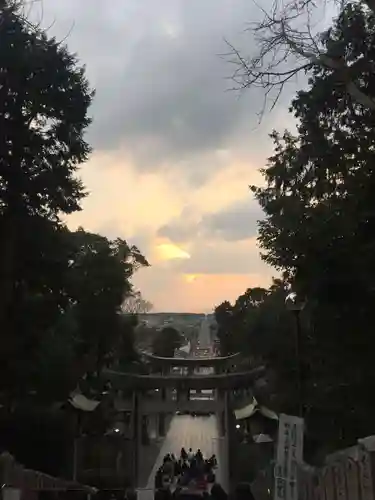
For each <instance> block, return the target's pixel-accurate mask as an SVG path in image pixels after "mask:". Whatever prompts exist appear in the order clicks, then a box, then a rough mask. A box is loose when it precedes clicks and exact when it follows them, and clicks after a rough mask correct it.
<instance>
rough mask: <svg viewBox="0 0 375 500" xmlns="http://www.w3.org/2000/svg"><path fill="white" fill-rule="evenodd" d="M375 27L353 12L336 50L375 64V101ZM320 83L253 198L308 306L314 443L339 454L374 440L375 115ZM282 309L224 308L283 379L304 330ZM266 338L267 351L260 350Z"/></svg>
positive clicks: (323, 76)
mask: <svg viewBox="0 0 375 500" xmlns="http://www.w3.org/2000/svg"><path fill="white" fill-rule="evenodd" d="M374 19H375V18H374V15H373V13H372V12H371V11H369V10H368V9H367V8H365V7H364V6H363V4H361V3H357V4H348V5H346V7H345V9H344V10H343V11H342V13H341V15H340V16H339V17H338V19H337V20H336V21H335V23H334V26H333V27H332V29H331V30H329V32H327V34H326V38H325V41H324V43H325V44H326V45H327V47H330V48H332V47H336V49H335V50H337V51H338V53H342V54H344V53H345V57H346V60H348V61H352V62H353V63H355V62H356V61H360V60H362V59H363V54H365V55H366V61H365V62H364V64H363V65H360V64H359V65H357V64H356V67H357V70H358V71H360V72H361V77H360V79H359V80H358V81H360V84H361V88H362V89H364V90H365V91H366V93H367V94H368V95H372V94H373V89H374V85H373V78H374V76H373V72H372V71H369V66H368V61H369V60H371V61H374V54H375V52H374V49H375V42H374V40H375V38H374V33H375V31H374V26H375V24H374ZM308 75H309V86H308V88H307V89H306V90H303V91H300V92H298V94H297V97H296V98H295V99H294V100H293V102H292V105H291V112H292V113H294V116H295V117H296V119H297V132H296V133H295V134H292V133H291V132H288V131H285V132H284V133H282V134H280V133H278V132H273V134H272V136H271V137H272V138H273V140H274V145H275V150H274V154H273V156H272V157H270V158H269V160H268V164H267V166H266V168H264V169H262V174H263V176H264V180H265V185H263V186H261V187H256V186H252V190H253V192H254V194H255V196H256V198H257V200H258V201H259V203H260V204H261V206H262V208H263V211H264V216H265V217H264V220H262V221H261V222H260V223H259V243H260V246H261V249H262V256H263V259H264V260H265V261H266V262H268V263H269V264H271V265H272V266H274V267H275V268H276V269H278V270H280V271H283V272H284V273H285V278H286V281H287V282H288V284H289V285H291V286H293V288H294V289H295V291H297V293H299V294H300V295H301V296H303V297H304V298H306V299H307V304H308V305H307V307H306V309H305V311H304V312H303V315H302V316H303V321H304V327H303V353H302V354H301V356H302V358H303V359H302V362H303V376H304V391H305V394H304V398H305V411H306V419H307V425H308V429H309V433H310V435H313V436H314V438H316V439H318V440H319V441H320V443H329V444H331V445H332V446H333V447H335V446H345V445H347V444H351V443H353V441H354V440H355V439H356V438H359V437H361V436H363V435H368V434H372V433H373V432H374V425H373V422H372V418H371V408H372V406H373V403H374V401H373V392H374V391H373V388H374V384H375V371H374V363H373V359H372V352H373V350H374V347H375V345H374V340H373V339H374V336H373V334H372V319H373V318H372V309H373V303H374V299H375V296H374V285H373V283H374V279H375V273H374V271H375V268H374V259H373V255H374V245H375V231H374V222H375V213H374V209H373V201H372V199H373V193H374V192H375V191H374V186H375V184H374V182H375V176H374V169H373V164H374V150H375V149H374V141H375V132H374V130H375V128H374V123H375V114H374V113H375V111H374V110H373V109H372V108H371V107H367V106H363V105H362V104H361V103H360V102H359V101H358V100H357V99H356V98H355V97H354V96H352V95H351V94H350V93H348V92H347V89H346V87H345V85H341V84H339V85H338V81H337V77H336V74H335V72H334V71H332V70H331V69H330V68H329V67H325V66H321V65H316V66H313V67H312V68H311V69H310V71H309V73H308ZM250 295H251V294H250ZM245 296H246V294H245ZM275 297H276V295H275V292H272V293H270V291H269V292H268V293H267V294H266V296H265V298H264V297H263V299H262V302H261V303H262V306H261V308H260V309H257V308H256V307H255V308H254V304H253V302H252V300H250V303H247V302H246V300H247V299H246V300H245V309H246V310H247V314H245V315H244V316H243V315H242V316H241V314H240V312H239V311H241V304H240V303H241V302H243V299H244V297H242V299H241V298H239V299H238V301H237V302H238V303H237V302H236V304H235V306H234V308H233V307H232V306H230V304H228V303H224V304H222V305H221V306H220V307H219V308H218V310H217V314H216V317H217V321H218V323H219V331H220V328H221V329H222V332H224V333H225V332H227V333H226V334H225V335H226V337H228V338H229V343H230V344H233V342H234V340H233V339H232V338H231V334H230V333H228V332H229V330H228V326H227V324H226V321H227V320H228V319H230V324H232V325H233V324H234V323H233V321H234V318H236V320H238V318H240V323H241V325H242V330H241V329H240V331H243V330H245V331H246V332H247V336H248V339H249V340H248V344H247V347H248V348H249V349H250V348H251V349H252V348H254V349H255V352H257V353H259V352H260V354H261V355H262V356H265V357H266V358H267V359H269V360H270V361H271V364H272V366H274V367H276V370H277V371H278V372H279V373H281V372H280V371H279V370H280V368H279V367H280V363H281V364H283V363H284V364H285V365H287V364H288V363H290V357H289V358H285V359H284V355H285V356H287V354H286V353H285V352H284V350H283V349H281V348H282V346H281V345H280V338H282V339H286V338H287V336H288V333H287V331H286V330H287V325H289V326H288V328H291V329H292V328H293V325H290V322H289V323H288V321H287V320H286V318H285V312H282V310H281V309H279V308H280V307H281V308H282V302H280V303H279V305H278V304H277V302H273V298H275ZM271 299H272V301H271ZM268 307H270V309H267V308H268ZM233 310H235V313H234V312H233ZM278 310H279V311H280V317H279V320H277V321H276V324H274V326H272V324H271V323H270V321H272V315H271V311H273V317H277V314H278V312H277V311H278ZM267 311H268V312H267ZM256 312H257V314H258V313H259V314H260V317H261V318H262V321H261V323H259V317H258V319H257V314H255V313H256ZM223 313H225V314H223ZM221 317H222V318H223V319H220V318H221ZM232 318H233V319H232ZM220 321H221V324H220ZM254 321H255V323H254ZM262 324H263V325H264V327H263V330H262V328H261V325H262ZM282 325H284V326H282ZM282 330H284V331H282ZM233 331H234V330H232V332H233ZM259 331H262V333H261V334H259ZM224 333H223V334H224ZM225 335H224V337H225ZM232 335H233V333H232ZM259 335H260V337H261V338H262V339H263V340H262V345H261V346H260V347H259V345H258V344H256V342H255V340H256V338H259V337H258V336H259ZM266 339H268V340H266ZM250 340H251V342H250ZM225 342H227V341H226V340H225V339H224V345H225ZM236 342H238V340H236ZM275 346H278V347H277V348H276V349H275ZM279 348H280V349H281V350H280V351H278V349H279ZM230 349H232V348H231V347H230ZM272 351H274V352H276V353H277V352H279V358H280V359H277V356H276V359H275V358H274V356H273V355H272ZM280 378H282V377H281V376H280ZM290 387H291V386H290Z"/></svg>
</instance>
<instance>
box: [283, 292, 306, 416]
mask: <svg viewBox="0 0 375 500" xmlns="http://www.w3.org/2000/svg"><path fill="white" fill-rule="evenodd" d="M285 305H286V308H287V309H288V310H289V311H291V312H292V313H293V315H294V317H295V322H296V328H295V354H296V365H297V381H296V382H297V397H298V414H299V416H300V417H303V413H304V412H303V399H304V397H303V396H304V395H303V370H302V356H301V350H302V347H303V346H302V335H301V332H302V329H301V318H300V313H301V311H302V310H303V309H304V307H305V305H306V303H305V301H303V300H301V299H300V297H299V296H298V295H297V294H296V293H295V292H291V293H290V294H289V295H288V296H287V297H286V299H285Z"/></svg>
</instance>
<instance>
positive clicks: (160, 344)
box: [152, 326, 183, 358]
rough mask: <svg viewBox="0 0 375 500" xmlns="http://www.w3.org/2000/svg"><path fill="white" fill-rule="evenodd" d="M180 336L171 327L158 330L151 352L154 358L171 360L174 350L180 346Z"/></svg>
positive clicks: (181, 339) (181, 338)
mask: <svg viewBox="0 0 375 500" xmlns="http://www.w3.org/2000/svg"><path fill="white" fill-rule="evenodd" d="M182 342H183V337H182V335H181V334H180V333H179V332H178V330H176V329H175V328H173V327H171V326H167V327H165V328H163V329H162V330H160V331H159V332H158V333H157V335H156V337H155V339H154V341H153V344H152V352H153V354H154V355H155V356H162V357H165V358H173V356H174V353H175V350H176V349H178V348H179V347H181V346H182Z"/></svg>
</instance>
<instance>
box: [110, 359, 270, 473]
mask: <svg viewBox="0 0 375 500" xmlns="http://www.w3.org/2000/svg"><path fill="white" fill-rule="evenodd" d="M146 356H147V359H148V360H149V362H150V364H151V367H152V370H153V371H154V373H150V374H148V375H139V374H134V373H125V372H118V371H113V370H106V371H105V374H104V375H105V377H106V378H107V380H109V381H110V382H111V386H112V388H113V390H114V391H115V393H116V394H117V399H116V404H115V406H116V408H117V410H118V411H119V412H120V413H121V412H124V413H125V412H126V413H128V414H129V413H130V414H131V425H130V427H131V429H130V435H131V438H132V441H133V446H134V447H133V450H134V464H133V467H134V469H133V477H134V478H135V479H136V478H138V473H139V467H140V448H141V444H142V433H143V428H144V421H145V419H147V417H150V416H156V417H157V418H158V420H159V425H158V428H159V434H160V435H161V436H163V435H165V430H166V429H165V417H166V416H167V415H168V414H175V413H176V412H177V411H180V412H196V413H211V414H216V416H217V418H218V422H219V429H220V434H221V437H222V438H223V441H224V449H225V450H226V453H227V450H228V439H229V430H230V423H229V422H230V417H231V415H232V410H233V409H234V401H233V397H232V394H233V392H234V391H236V392H237V394H238V392H242V393H243V396H244V397H249V395H250V394H249V391H251V390H252V387H253V384H254V382H255V380H256V379H258V378H259V377H261V376H262V375H263V374H264V367H259V368H256V369H253V370H250V371H246V372H232V373H228V368H229V367H230V366H232V365H233V363H234V360H235V358H236V357H237V356H238V355H237V354H235V355H232V356H227V357H216V358H187V359H181V358H162V357H157V356H152V355H149V354H147V355H146ZM176 367H177V368H178V369H182V370H183V371H182V373H178V374H177V373H175V371H174V368H176ZM207 367H208V368H210V369H211V371H212V372H213V373H210V374H204V375H202V374H201V369H202V368H207ZM191 390H195V391H202V390H212V391H213V395H214V397H212V398H210V399H191V397H190V391H191Z"/></svg>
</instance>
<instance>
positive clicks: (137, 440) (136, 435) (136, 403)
mask: <svg viewBox="0 0 375 500" xmlns="http://www.w3.org/2000/svg"><path fill="white" fill-rule="evenodd" d="M132 398H133V404H132V437H133V439H132V440H133V447H134V448H133V451H134V453H133V455H134V460H133V467H134V468H133V479H134V483H135V484H136V485H138V472H139V468H140V456H141V444H142V415H141V408H140V405H141V404H140V399H141V396H140V394H139V392H138V391H136V390H135V391H134V392H133V397H132Z"/></svg>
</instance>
